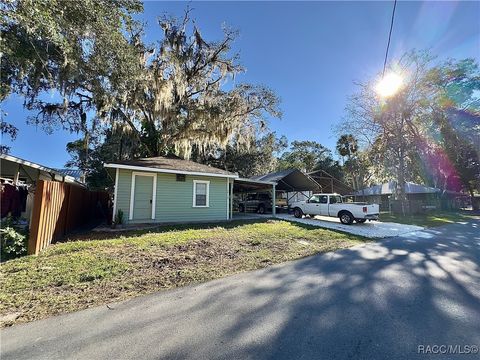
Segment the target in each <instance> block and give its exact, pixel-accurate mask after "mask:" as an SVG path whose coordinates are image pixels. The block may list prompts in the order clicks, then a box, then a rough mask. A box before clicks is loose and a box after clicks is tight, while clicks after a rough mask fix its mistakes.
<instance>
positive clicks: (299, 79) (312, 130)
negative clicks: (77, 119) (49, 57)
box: [2, 1, 480, 167]
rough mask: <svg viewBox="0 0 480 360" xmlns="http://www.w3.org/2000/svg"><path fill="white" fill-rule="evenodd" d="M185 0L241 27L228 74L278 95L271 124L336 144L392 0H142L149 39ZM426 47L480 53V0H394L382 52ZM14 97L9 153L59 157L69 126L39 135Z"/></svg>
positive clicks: (210, 26) (212, 25) (368, 73)
mask: <svg viewBox="0 0 480 360" xmlns="http://www.w3.org/2000/svg"><path fill="white" fill-rule="evenodd" d="M187 4H190V6H191V7H192V8H193V9H194V10H193V12H192V17H194V18H195V21H196V23H197V25H198V27H199V28H200V30H201V32H202V35H203V37H204V38H206V39H208V40H218V39H220V38H221V34H222V33H221V26H222V24H223V23H226V24H227V25H229V26H230V27H232V28H235V29H238V30H239V31H240V35H239V37H238V38H237V40H236V42H235V44H234V49H233V50H234V51H238V52H239V53H240V58H241V63H242V64H243V65H244V66H245V68H246V69H247V72H246V73H245V74H243V75H242V76H240V77H239V78H237V80H236V81H242V82H250V83H257V84H264V85H267V86H269V87H270V88H272V89H273V90H274V91H275V92H276V93H277V94H278V95H279V96H280V98H281V99H282V104H281V108H282V111H283V118H282V119H281V120H278V119H271V121H270V128H271V129H272V130H275V131H276V132H277V133H278V134H279V135H286V136H287V137H288V139H289V141H292V140H316V141H318V142H320V143H321V144H323V145H325V146H327V147H330V148H332V149H333V148H334V146H335V142H336V135H335V134H334V133H333V131H332V128H333V127H334V126H335V124H337V123H338V122H339V121H340V120H341V119H342V117H343V116H344V107H345V104H346V101H347V98H348V96H349V94H351V93H352V92H354V90H355V86H354V84H353V81H355V80H365V79H368V78H370V77H373V76H375V75H376V74H377V73H378V72H379V71H381V69H382V66H383V59H384V53H385V47H386V42H387V36H388V29H389V25H390V16H391V10H392V6H393V2H391V1H388V2H360V1H358V2H278V1H275V2H189V3H187V2H147V3H145V9H144V14H143V15H141V16H140V18H142V19H143V20H144V21H146V22H147V24H148V27H147V34H146V36H147V38H146V39H147V41H149V42H153V41H155V40H157V39H159V37H160V36H161V31H160V29H159V27H158V26H157V25H156V18H157V16H159V15H162V14H163V13H165V12H167V13H170V14H173V15H177V16H181V15H182V14H183V11H184V9H185V8H186V6H187ZM412 48H416V49H430V51H431V53H432V54H434V55H437V56H438V57H439V59H440V60H441V59H445V58H448V57H453V58H458V59H459V58H465V57H475V58H476V59H477V60H479V57H480V2H403V1H401V2H399V3H398V4H397V12H396V17H395V26H394V29H393V35H392V43H391V52H390V56H389V57H390V58H394V57H396V56H400V55H401V54H403V52H405V51H407V50H410V49H412ZM21 104H22V102H21V100H20V99H10V100H8V101H6V102H5V103H4V104H2V108H3V110H5V111H6V112H7V113H8V117H7V120H8V121H10V122H12V123H14V124H16V126H18V127H19V129H20V133H19V136H18V138H17V139H16V140H15V141H14V142H13V143H10V142H9V141H6V139H4V140H3V141H4V143H5V144H6V145H10V146H11V153H12V154H13V155H17V156H20V157H23V158H25V159H28V160H31V161H36V162H39V163H41V164H44V165H49V166H53V167H62V166H63V165H64V164H65V162H66V161H67V160H68V158H69V156H68V154H67V153H66V151H65V145H66V143H67V142H69V141H71V140H74V139H76V138H78V135H76V134H69V133H66V132H64V131H60V130H59V131H56V132H55V133H54V134H52V135H47V134H45V133H43V132H42V130H41V129H37V128H35V127H33V126H31V125H26V123H25V119H26V117H27V115H28V113H27V112H26V111H24V110H23V109H22V106H21Z"/></svg>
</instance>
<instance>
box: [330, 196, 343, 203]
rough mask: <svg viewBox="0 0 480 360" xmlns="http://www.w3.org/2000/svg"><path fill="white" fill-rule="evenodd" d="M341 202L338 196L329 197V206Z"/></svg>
mask: <svg viewBox="0 0 480 360" xmlns="http://www.w3.org/2000/svg"><path fill="white" fill-rule="evenodd" d="M341 202H342V197H341V196H339V195H336V196H330V204H337V203H341Z"/></svg>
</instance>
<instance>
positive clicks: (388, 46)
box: [382, 0, 397, 78]
mask: <svg viewBox="0 0 480 360" xmlns="http://www.w3.org/2000/svg"><path fill="white" fill-rule="evenodd" d="M396 7H397V0H395V2H394V3H393V11H392V20H391V21H390V32H389V33H388V43H387V51H386V52H385V61H384V62H383V73H382V78H383V77H384V76H385V68H386V67H387V59H388V50H389V49H390V39H391V38H392V30H393V20H394V19H395V9H396Z"/></svg>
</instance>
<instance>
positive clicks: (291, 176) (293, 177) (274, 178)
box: [251, 169, 320, 191]
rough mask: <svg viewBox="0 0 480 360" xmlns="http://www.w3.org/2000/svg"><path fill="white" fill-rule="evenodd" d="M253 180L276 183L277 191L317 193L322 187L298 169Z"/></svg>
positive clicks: (256, 177)
mask: <svg viewBox="0 0 480 360" xmlns="http://www.w3.org/2000/svg"><path fill="white" fill-rule="evenodd" d="M251 179H252V180H257V181H258V180H259V181H268V182H274V183H276V189H277V190H284V191H316V190H319V189H320V186H319V185H318V183H317V182H316V181H315V180H313V179H312V178H311V177H310V176H309V175H307V174H305V173H304V172H302V171H300V170H298V169H287V170H282V171H277V172H273V173H269V174H265V175H259V176H253V177H252V178H251Z"/></svg>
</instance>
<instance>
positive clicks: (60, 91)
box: [0, 0, 142, 138]
mask: <svg viewBox="0 0 480 360" xmlns="http://www.w3.org/2000/svg"><path fill="white" fill-rule="evenodd" d="M141 9H142V5H141V3H140V2H139V1H137V0H109V1H106V0H99V1H92V0H86V1H59V0H53V1H32V0H18V1H11V0H10V1H7V2H4V3H2V5H1V7H0V11H1V14H2V17H1V23H0V30H1V40H0V41H1V42H0V44H1V48H2V61H1V69H0V76H1V86H0V101H3V100H5V99H6V98H7V97H8V96H9V95H10V94H11V93H16V94H18V95H20V96H22V97H23V98H24V105H25V107H26V108H27V109H29V110H34V111H36V112H37V113H38V114H37V116H36V117H33V118H31V119H30V121H32V122H34V123H37V124H41V125H43V126H45V128H46V130H49V131H52V129H53V128H55V127H56V126H63V127H64V128H67V129H69V130H71V131H77V132H79V131H86V130H87V128H86V124H87V113H88V112H89V111H90V110H92V109H94V107H95V104H94V100H95V96H94V95H93V94H96V92H97V90H98V89H102V88H106V87H108V86H109V79H110V78H111V73H112V71H116V72H117V73H119V72H122V71H121V70H123V74H128V71H127V70H128V68H129V67H130V66H128V65H126V64H125V63H126V62H128V61H126V59H129V58H130V60H131V58H132V56H133V55H135V54H134V52H133V51H132V50H133V49H132V48H131V46H130V45H129V42H128V39H127V38H126V37H125V35H124V33H125V32H128V31H131V30H132V29H133V28H134V27H135V22H134V21H133V20H132V14H133V13H136V12H139V11H141ZM52 93H53V94H54V99H55V101H56V102H51V101H50V99H51V95H52ZM1 131H2V134H7V135H10V136H11V137H12V138H14V137H15V136H16V133H17V129H16V127H15V126H13V125H11V124H8V123H7V122H6V120H4V117H3V116H2V124H1Z"/></svg>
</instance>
